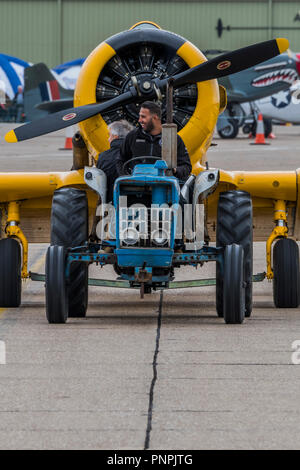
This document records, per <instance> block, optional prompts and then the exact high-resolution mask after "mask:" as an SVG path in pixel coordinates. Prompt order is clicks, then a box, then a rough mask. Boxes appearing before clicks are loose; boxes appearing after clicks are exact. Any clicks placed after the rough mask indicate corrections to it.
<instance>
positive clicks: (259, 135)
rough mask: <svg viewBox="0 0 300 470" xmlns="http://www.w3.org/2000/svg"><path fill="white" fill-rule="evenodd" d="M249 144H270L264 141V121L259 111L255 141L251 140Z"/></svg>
mask: <svg viewBox="0 0 300 470" xmlns="http://www.w3.org/2000/svg"><path fill="white" fill-rule="evenodd" d="M250 145H270V144H269V143H268V142H266V141H265V129H264V121H263V117H262V114H261V113H259V115H258V120H257V125H256V137H255V142H251V143H250Z"/></svg>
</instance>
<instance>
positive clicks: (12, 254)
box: [0, 238, 22, 308]
mask: <svg viewBox="0 0 300 470" xmlns="http://www.w3.org/2000/svg"><path fill="white" fill-rule="evenodd" d="M21 291H22V280H21V246H20V244H19V242H17V240H15V239H14V238H3V239H2V240H0V307H7V308H10V307H11V308H15V307H19V306H20V304H21Z"/></svg>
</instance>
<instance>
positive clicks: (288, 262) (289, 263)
mask: <svg viewBox="0 0 300 470" xmlns="http://www.w3.org/2000/svg"><path fill="white" fill-rule="evenodd" d="M273 271H274V279H273V299H274V304H275V307H277V308H297V307H299V304H300V272H299V247H298V245H297V243H296V242H295V240H292V239H291V238H281V239H279V240H278V241H277V242H276V243H275V246H274V248H273Z"/></svg>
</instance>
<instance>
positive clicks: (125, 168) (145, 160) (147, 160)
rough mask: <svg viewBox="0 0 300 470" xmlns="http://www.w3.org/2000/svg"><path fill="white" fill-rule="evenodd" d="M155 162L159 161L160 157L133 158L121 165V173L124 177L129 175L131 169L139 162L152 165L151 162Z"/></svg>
mask: <svg viewBox="0 0 300 470" xmlns="http://www.w3.org/2000/svg"><path fill="white" fill-rule="evenodd" d="M156 160H161V158H160V157H147V156H146V157H134V158H131V159H130V160H127V162H125V163H124V165H123V173H124V174H125V175H131V174H132V171H133V168H134V167H135V165H136V164H137V163H138V162H140V163H153V161H156Z"/></svg>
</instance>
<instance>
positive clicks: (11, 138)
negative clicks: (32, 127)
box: [5, 130, 18, 143]
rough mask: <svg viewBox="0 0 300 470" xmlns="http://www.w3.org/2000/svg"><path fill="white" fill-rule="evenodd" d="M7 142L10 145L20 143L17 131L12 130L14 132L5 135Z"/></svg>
mask: <svg viewBox="0 0 300 470" xmlns="http://www.w3.org/2000/svg"><path fill="white" fill-rule="evenodd" d="M5 140H6V142H9V143H12V142H18V139H17V136H16V134H15V131H13V130H12V131H9V132H7V134H5Z"/></svg>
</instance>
